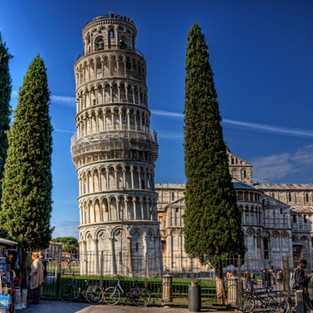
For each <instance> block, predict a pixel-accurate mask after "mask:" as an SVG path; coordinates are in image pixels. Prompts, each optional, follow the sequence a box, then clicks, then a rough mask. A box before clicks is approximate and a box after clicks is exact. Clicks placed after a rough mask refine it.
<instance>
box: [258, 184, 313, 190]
mask: <svg viewBox="0 0 313 313" xmlns="http://www.w3.org/2000/svg"><path fill="white" fill-rule="evenodd" d="M254 187H255V188H257V189H261V190H310V191H311V190H313V184H312V183H310V184H289V183H279V184H275V183H263V184H255V185H254Z"/></svg>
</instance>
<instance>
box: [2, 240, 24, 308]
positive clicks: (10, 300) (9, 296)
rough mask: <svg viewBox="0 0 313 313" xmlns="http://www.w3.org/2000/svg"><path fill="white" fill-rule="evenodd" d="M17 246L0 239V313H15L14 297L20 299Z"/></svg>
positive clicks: (15, 243)
mask: <svg viewBox="0 0 313 313" xmlns="http://www.w3.org/2000/svg"><path fill="white" fill-rule="evenodd" d="M17 245H18V243H17V242H15V241H12V240H7V239H4V238H0V313H3V312H15V307H14V297H15V296H19V297H21V277H20V276H17V275H16V269H18V266H17V259H18V253H17V250H16V247H17Z"/></svg>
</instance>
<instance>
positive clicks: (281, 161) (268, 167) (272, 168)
mask: <svg viewBox="0 0 313 313" xmlns="http://www.w3.org/2000/svg"><path fill="white" fill-rule="evenodd" d="M290 158H291V155H290V154H289V153H282V154H276V155H269V156H266V157H260V158H256V159H254V160H253V161H252V164H253V165H254V167H253V168H254V180H255V181H259V182H263V181H272V180H277V179H282V178H284V177H286V176H287V175H288V174H290V173H291V172H294V171H295V169H294V165H293V164H292V162H291V161H290Z"/></svg>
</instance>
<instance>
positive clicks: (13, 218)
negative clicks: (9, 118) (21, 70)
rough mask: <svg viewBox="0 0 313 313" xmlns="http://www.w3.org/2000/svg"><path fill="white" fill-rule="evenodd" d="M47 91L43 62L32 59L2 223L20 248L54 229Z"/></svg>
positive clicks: (12, 136)
mask: <svg viewBox="0 0 313 313" xmlns="http://www.w3.org/2000/svg"><path fill="white" fill-rule="evenodd" d="M49 102H50V92H49V90H48V81H47V73H46V68H45V66H44V61H43V60H42V59H41V58H40V57H39V55H38V56H37V57H36V58H35V59H34V60H33V61H32V63H31V64H30V67H29V69H28V71H27V73H26V75H25V77H24V82H23V86H22V88H21V89H20V91H19V98H18V105H17V108H16V110H15V112H14V122H13V124H12V127H11V130H10V132H9V135H8V139H9V148H8V157H7V161H6V164H5V172H4V180H3V195H2V211H1V213H0V223H1V225H2V226H3V228H4V229H5V230H6V231H7V233H8V236H9V237H10V238H11V239H13V240H16V241H18V242H19V244H20V245H21V247H23V248H25V247H29V248H45V247H47V246H48V245H49V240H50V239H51V233H52V230H53V229H51V228H50V217H51V209H52V206H51V202H52V201H51V191H52V177H51V153H52V136H51V132H52V126H51V123H50V116H49Z"/></svg>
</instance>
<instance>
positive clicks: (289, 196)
mask: <svg viewBox="0 0 313 313" xmlns="http://www.w3.org/2000/svg"><path fill="white" fill-rule="evenodd" d="M288 200H289V201H291V192H289V193H288Z"/></svg>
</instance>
